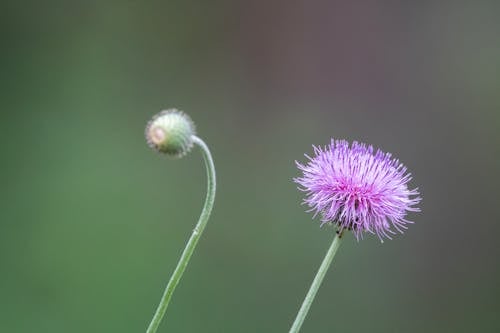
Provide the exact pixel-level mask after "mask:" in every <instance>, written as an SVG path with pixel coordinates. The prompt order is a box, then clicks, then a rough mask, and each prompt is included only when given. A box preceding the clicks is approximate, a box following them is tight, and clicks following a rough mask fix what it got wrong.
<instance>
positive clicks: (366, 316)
mask: <svg viewBox="0 0 500 333" xmlns="http://www.w3.org/2000/svg"><path fill="white" fill-rule="evenodd" d="M499 4H500V3H499V2H497V1H474V2H472V1H470V2H465V1H464V2H460V1H407V2H394V1H386V2H369V3H359V2H354V1H353V2H349V1H346V2H334V1H299V2H288V1H200V2H190V1H144V2H140V1H93V0H90V1H48V2H38V1H27V2H21V1H2V10H1V14H0V16H1V20H0V27H1V28H0V36H1V41H2V43H1V45H2V46H1V52H0V66H1V76H0V96H1V108H2V109H1V119H0V120H1V121H0V144H1V164H0V171H1V172H0V180H1V190H0V195H1V200H0V228H1V229H0V264H1V271H0V295H1V300H0V332H51V333H54V332H75V333H78V332H144V331H145V328H146V326H147V324H148V323H149V320H150V318H151V316H152V314H153V312H154V310H155V308H156V306H157V302H158V300H159V297H160V295H161V293H162V291H163V288H164V286H165V284H166V282H167V280H168V277H169V276H170V274H171V272H172V270H173V268H174V266H175V264H176V262H177V259H178V257H179V255H180V253H181V251H182V249H183V247H184V244H185V242H186V240H187V238H188V236H189V235H190V232H191V230H192V228H193V225H194V223H195V221H196V219H197V217H198V214H199V212H200V209H201V206H202V202H203V199H204V196H205V182H206V178H205V173H204V166H203V163H202V158H201V154H200V153H199V151H194V152H193V153H191V154H190V155H189V156H187V157H186V158H184V159H181V160H169V159H167V158H164V157H162V156H160V155H158V154H155V153H153V152H152V151H151V150H150V149H149V148H148V147H147V146H146V144H145V141H144V138H143V131H144V126H145V124H146V122H147V120H148V119H149V118H150V117H151V116H152V115H153V114H155V113H156V112H158V111H160V110H162V109H165V108H170V107H177V108H180V109H182V110H184V111H186V112H187V113H189V114H190V115H191V117H192V118H193V119H194V121H195V122H196V124H197V128H198V132H199V134H200V136H201V137H203V138H204V139H205V140H206V141H207V142H208V144H209V145H210V147H211V149H212V152H213V155H214V159H215V163H216V167H217V173H218V193H217V200H216V206H215V210H214V213H213V215H212V219H211V221H210V224H209V225H208V227H207V229H206V232H205V234H204V235H203V238H202V239H201V241H200V243H199V246H198V248H197V251H196V252H195V255H194V256H193V258H192V261H191V263H190V266H189V267H188V269H187V271H186V274H185V276H184V278H183V280H182V282H181V284H180V285H179V286H178V289H177V291H176V293H175V295H174V298H173V301H172V303H171V305H170V308H169V309H168V313H167V316H166V318H165V321H164V322H163V324H162V326H161V330H160V331H161V332H287V331H288V329H289V327H290V325H291V323H292V321H293V319H294V317H295V314H296V312H297V309H298V307H299V305H300V303H301V302H302V300H303V297H304V295H305V293H306V291H307V288H308V287H309V284H310V282H311V280H312V278H313V276H314V274H315V272H316V270H317V268H318V266H319V263H320V262H321V260H322V257H323V255H324V253H325V251H326V249H327V248H328V246H329V244H330V241H331V238H332V236H333V230H332V229H329V228H323V229H320V228H319V223H318V222H317V221H312V220H311V214H308V213H306V212H304V207H302V206H301V205H300V202H301V199H302V194H301V193H300V192H299V191H297V190H296V188H295V185H294V184H293V182H292V180H291V179H292V178H293V177H294V176H297V175H298V171H297V170H296V168H295V166H294V160H296V159H298V160H301V161H303V160H304V157H303V154H304V153H311V151H312V149H311V145H312V144H317V145H322V144H327V143H328V142H329V140H330V138H331V137H336V138H346V139H348V140H360V141H364V142H368V143H371V144H373V145H374V146H376V147H379V148H381V149H383V150H385V151H390V152H392V153H393V154H394V155H396V156H397V157H398V158H400V159H401V160H402V161H403V162H404V163H405V164H406V165H407V166H408V167H409V169H410V170H411V172H412V173H413V175H414V180H413V181H412V186H415V187H417V186H418V187H419V188H420V190H421V192H422V195H423V198H424V200H423V202H422V204H421V208H422V212H421V213H418V214H412V215H411V216H410V219H412V220H414V221H415V222H416V223H415V224H414V225H413V226H411V228H410V229H409V230H408V232H407V233H406V234H405V235H403V236H398V237H396V238H395V239H394V240H393V241H388V242H385V243H384V244H381V243H380V242H379V241H378V240H377V239H376V238H375V237H367V239H366V240H364V241H362V242H359V243H358V242H356V240H355V239H354V238H353V237H352V235H351V236H348V237H347V239H346V240H345V242H344V244H343V245H342V247H341V249H340V251H339V253H338V255H337V258H336V260H335V262H334V264H333V266H332V269H331V270H330V271H329V273H328V275H327V278H326V280H325V281H324V284H323V285H322V288H321V290H320V292H319V294H318V297H317V299H316V301H315V303H314V304H313V307H312V309H311V312H310V314H309V316H308V318H307V319H306V322H305V324H304V326H303V332H471V331H474V332H498V331H500V318H499V315H500V285H499V282H500V267H499V259H498V258H499V255H500V247H499V241H498V239H499V236H498V234H499V232H500V214H499V212H498V206H499V203H500V200H499V195H498V189H499V187H500V181H499V175H498V173H499V171H500V158H499V156H500V155H499V154H500V110H499V107H500V93H499V92H500V42H499V35H500V21H499V19H498V14H499V13H500V5H499Z"/></svg>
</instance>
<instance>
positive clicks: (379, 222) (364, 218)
mask: <svg viewBox="0 0 500 333" xmlns="http://www.w3.org/2000/svg"><path fill="white" fill-rule="evenodd" d="M313 147H314V153H315V156H314V157H309V156H307V155H305V156H306V157H307V158H308V160H309V161H308V163H307V164H305V165H303V164H301V163H299V162H296V163H297V167H298V168H299V169H300V170H301V171H302V173H303V175H302V177H299V178H295V179H294V181H295V182H296V183H297V184H299V185H300V186H299V189H300V190H301V191H304V192H306V198H305V199H304V203H306V204H307V205H308V206H309V207H310V208H311V209H310V211H314V212H315V214H314V216H316V215H317V214H318V213H319V214H320V215H321V221H322V224H325V223H332V224H336V225H337V226H338V227H339V230H340V231H342V230H344V229H348V230H352V231H353V232H354V234H355V236H356V238H357V239H359V238H360V237H361V238H362V232H363V231H368V232H371V233H374V234H376V235H377V236H378V237H379V238H380V240H383V238H384V237H385V238H389V239H391V236H390V235H391V234H394V233H395V232H394V230H393V229H395V230H397V231H399V232H400V233H402V232H403V230H404V229H406V228H407V224H408V223H412V222H410V221H408V220H406V219H405V216H406V214H407V212H408V211H419V209H418V208H416V207H415V205H417V204H418V203H419V202H420V200H421V199H420V197H418V194H419V193H418V190H417V189H413V190H410V189H408V186H407V184H408V182H409V181H410V180H411V175H410V173H408V172H407V169H406V167H405V166H404V165H403V164H401V163H400V162H399V161H398V160H397V159H395V158H392V156H391V154H389V153H384V152H382V151H380V150H377V151H376V152H375V153H374V150H373V147H372V146H367V145H365V144H363V143H358V142H353V144H352V145H351V146H349V143H348V142H347V141H344V140H333V139H332V141H331V143H330V145H329V146H326V147H324V148H321V147H315V146H313Z"/></svg>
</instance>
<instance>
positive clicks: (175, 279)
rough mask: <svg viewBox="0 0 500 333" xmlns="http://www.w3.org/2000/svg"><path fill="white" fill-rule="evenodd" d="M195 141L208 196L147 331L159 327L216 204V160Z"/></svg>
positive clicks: (194, 138) (201, 142)
mask: <svg viewBox="0 0 500 333" xmlns="http://www.w3.org/2000/svg"><path fill="white" fill-rule="evenodd" d="M193 142H194V143H195V144H197V145H198V146H199V147H200V148H201V152H202V153H203V159H204V160H205V166H206V170H207V179H208V185H207V187H208V189H207V196H206V199H205V204H204V206H203V210H202V211H201V215H200V218H199V220H198V223H197V224H196V227H195V228H194V230H193V233H192V234H191V237H190V238H189V240H188V242H187V244H186V248H185V249H184V251H183V252H182V255H181V258H180V259H179V262H178V263H177V267H176V268H175V271H174V273H173V274H172V276H171V277H170V281H168V284H167V287H166V288H165V291H164V292H163V296H162V297H161V300H160V304H159V305H158V309H157V310H156V313H155V314H154V316H153V319H152V320H151V323H150V324H149V327H148V329H147V331H146V333H154V332H156V330H157V329H158V326H159V325H160V322H161V320H162V318H163V315H164V314H165V311H166V310H167V306H168V303H169V302H170V299H171V298H172V294H173V293H174V290H175V287H176V286H177V284H178V283H179V280H180V279H181V277H182V274H183V273H184V270H185V269H186V266H187V264H188V263H189V259H190V258H191V255H192V254H193V251H194V249H195V247H196V243H198V240H199V239H200V236H201V234H202V232H203V229H205V226H206V225H207V222H208V218H209V217H210V213H211V212H212V207H213V205H214V200H215V187H216V181H215V166H214V161H213V159H212V155H211V154H210V150H209V149H208V147H207V145H206V144H205V142H203V140H202V139H200V138H198V137H197V136H193Z"/></svg>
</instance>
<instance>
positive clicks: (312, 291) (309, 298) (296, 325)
mask: <svg viewBox="0 0 500 333" xmlns="http://www.w3.org/2000/svg"><path fill="white" fill-rule="evenodd" d="M341 240H342V232H341V233H340V234H335V237H334V238H333V242H332V245H330V248H329V249H328V251H327V252H326V255H325V258H324V259H323V262H322V263H321V266H320V267H319V270H318V273H316V276H315V277H314V280H313V282H312V284H311V287H310V288H309V291H308V292H307V295H306V298H305V299H304V302H303V303H302V306H301V307H300V310H299V313H297V317H296V318H295V321H294V322H293V325H292V328H291V329H290V333H297V332H298V331H299V330H300V327H301V326H302V323H303V322H304V319H305V318H306V316H307V313H308V312H309V308H310V307H311V304H312V302H313V300H314V297H315V296H316V293H317V292H318V289H319V286H320V285H321V282H322V281H323V278H324V277H325V274H326V272H327V271H328V267H330V264H331V262H332V259H333V257H334V256H335V253H337V250H338V248H339V246H340V241H341Z"/></svg>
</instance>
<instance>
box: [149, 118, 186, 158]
mask: <svg viewBox="0 0 500 333" xmlns="http://www.w3.org/2000/svg"><path fill="white" fill-rule="evenodd" d="M145 135H146V141H147V142H148V145H149V146H150V147H151V148H153V149H155V150H157V151H158V152H161V153H164V154H167V155H168V156H171V157H175V158H179V157H182V156H184V155H186V154H187V153H188V152H189V151H190V150H191V148H192V147H193V135H195V128H194V123H193V121H192V120H191V118H189V116H188V115H187V114H185V113H184V112H182V111H178V110H177V109H169V110H164V111H161V112H160V113H158V114H157V115H155V116H154V117H153V119H151V120H150V121H149V122H148V124H147V126H146V131H145Z"/></svg>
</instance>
